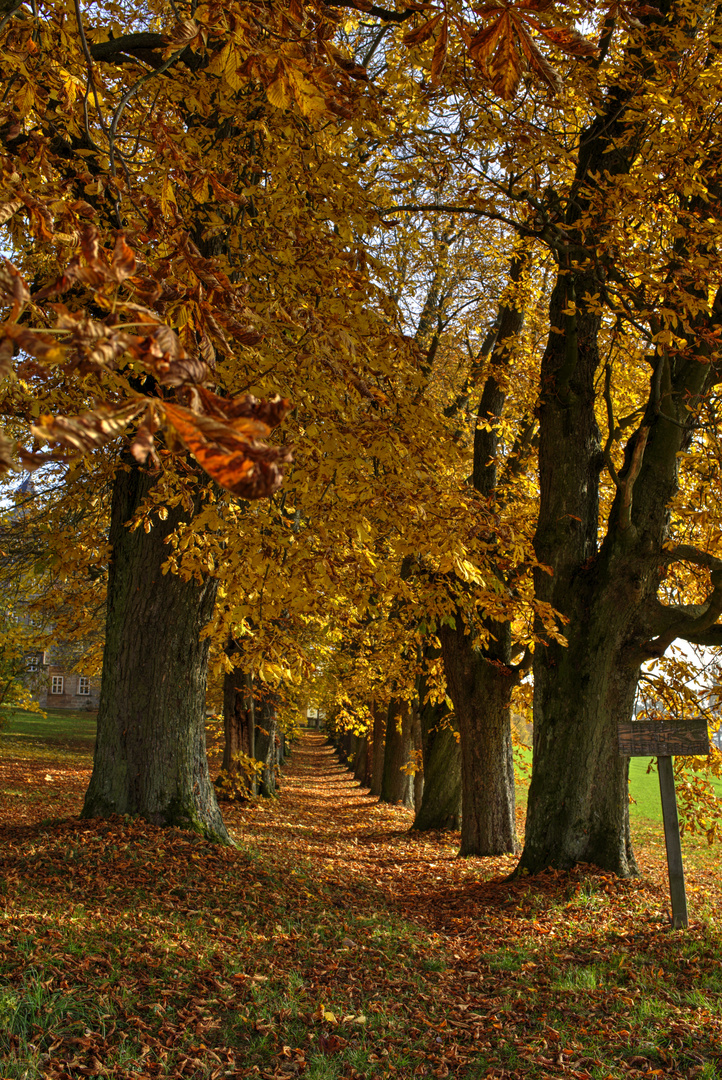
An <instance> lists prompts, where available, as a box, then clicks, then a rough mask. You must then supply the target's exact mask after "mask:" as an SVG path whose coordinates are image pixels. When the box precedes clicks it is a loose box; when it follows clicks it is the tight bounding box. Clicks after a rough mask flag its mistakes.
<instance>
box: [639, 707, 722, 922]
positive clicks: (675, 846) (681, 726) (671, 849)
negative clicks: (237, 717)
mask: <svg viewBox="0 0 722 1080" xmlns="http://www.w3.org/2000/svg"><path fill="white" fill-rule="evenodd" d="M618 738H619V753H620V754H622V755H623V756H625V757H656V758H657V767H658V770H659V792H660V795H661V797H662V818H663V821H664V842H665V846H666V848H667V869H668V871H669V894H670V898H671V900H672V926H673V927H674V929H675V930H677V929H679V928H682V927H686V926H687V925H688V924H689V919H688V916H687V894H686V892H685V887H684V866H683V864H682V840H681V837H680V832H679V817H678V816H677V795H676V793H675V790H674V768H673V765H672V755H673V754H684V755H693V756H698V755H700V756H703V757H706V756H707V755H708V754H709V736H708V733H707V721H706V719H705V718H704V717H703V716H695V717H693V718H692V719H690V720H683V721H675V722H674V723H670V722H669V721H666V720H661V721H660V720H631V721H629V722H627V723H624V724H620V725H619V728H618Z"/></svg>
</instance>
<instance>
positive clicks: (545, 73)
mask: <svg viewBox="0 0 722 1080" xmlns="http://www.w3.org/2000/svg"><path fill="white" fill-rule="evenodd" d="M520 38H521V46H522V49H523V50H524V54H525V56H526V58H527V61H528V63H529V67H530V68H531V70H532V72H534V73H535V74H536V75H538V76H539V78H540V79H541V80H542V82H543V83H545V85H546V86H547V87H548V88H549V90H550V92H551V93H552V94H558V93H559V92H560V91H561V89H562V80H561V78H560V76H559V75H558V74H557V72H556V71H555V70H554V68H553V67H552V66H551V64H550V63H549V61H548V60H547V59H546V57H545V56H544V55H543V54H542V53H541V52H540V50H539V49H538V48H537V46H536V43H535V42H534V41H532V39H531V38H530V37H529V36H528V35H527V34H522V35H520Z"/></svg>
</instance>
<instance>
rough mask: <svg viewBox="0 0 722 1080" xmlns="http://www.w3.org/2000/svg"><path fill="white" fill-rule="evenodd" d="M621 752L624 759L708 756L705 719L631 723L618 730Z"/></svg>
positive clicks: (621, 726) (696, 717) (693, 718)
mask: <svg viewBox="0 0 722 1080" xmlns="http://www.w3.org/2000/svg"><path fill="white" fill-rule="evenodd" d="M617 736H618V739H619V753H620V754H623V755H624V757H659V756H660V755H662V756H666V757H671V756H672V755H673V754H674V755H677V756H680V755H681V756H694V755H697V754H700V755H702V756H703V757H706V755H707V754H709V735H708V732H707V721H706V719H705V718H704V716H693V717H691V719H689V720H674V721H671V720H631V721H629V722H628V723H626V724H620V725H619V728H618V730H617Z"/></svg>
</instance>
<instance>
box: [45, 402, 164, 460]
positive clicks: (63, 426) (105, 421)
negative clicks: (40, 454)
mask: <svg viewBox="0 0 722 1080" xmlns="http://www.w3.org/2000/svg"><path fill="white" fill-rule="evenodd" d="M144 408H145V403H144V402H138V401H134V402H131V403H130V404H128V405H121V406H119V407H118V408H115V409H109V408H104V407H101V408H98V409H95V410H93V412H88V413H82V414H81V415H80V416H41V418H40V423H39V424H37V425H34V426H33V428H32V433H33V435H34V436H35V438H36V439H41V440H42V441H43V442H51V443H58V444H59V445H60V446H61V447H62V448H64V449H65V450H68V451H70V452H71V453H81V454H85V453H87V452H88V451H89V450H95V449H96V448H97V447H99V446H105V444H106V443H109V442H112V440H113V439H116V438H117V437H118V436H119V435H121V434H122V433H123V431H125V429H126V427H127V426H128V424H129V423H130V422H131V420H134V419H135V418H136V416H138V415H139V413H140V412H142V410H143V409H144Z"/></svg>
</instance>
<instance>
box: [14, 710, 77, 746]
mask: <svg viewBox="0 0 722 1080" xmlns="http://www.w3.org/2000/svg"><path fill="white" fill-rule="evenodd" d="M6 713H7V717H8V724H7V727H5V728H4V729H3V731H2V732H0V740H2V739H3V738H7V739H10V740H11V741H14V742H18V741H21V742H23V743H27V742H33V743H41V742H42V743H47V744H49V745H50V746H61V747H62V746H70V745H73V746H77V745H78V744H82V743H85V744H87V745H88V748H89V749H91V750H92V745H93V743H94V742H95V732H96V718H95V714H94V713H88V712H85V711H83V712H73V711H72V710H70V709H68V710H66V709H46V710H45V716H44V717H43V716H39V715H38V714H37V713H31V712H26V711H25V710H24V709H7V710H6Z"/></svg>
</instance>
